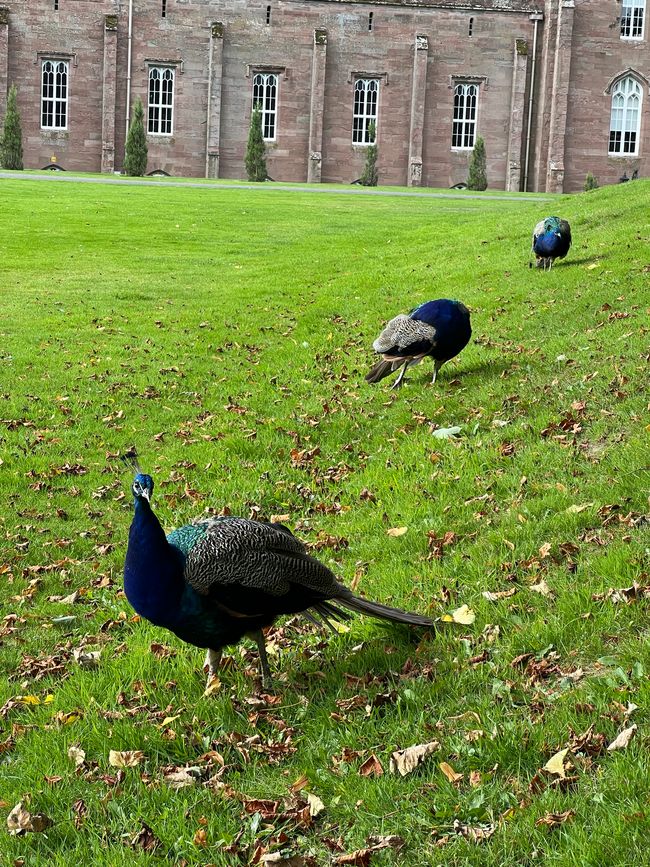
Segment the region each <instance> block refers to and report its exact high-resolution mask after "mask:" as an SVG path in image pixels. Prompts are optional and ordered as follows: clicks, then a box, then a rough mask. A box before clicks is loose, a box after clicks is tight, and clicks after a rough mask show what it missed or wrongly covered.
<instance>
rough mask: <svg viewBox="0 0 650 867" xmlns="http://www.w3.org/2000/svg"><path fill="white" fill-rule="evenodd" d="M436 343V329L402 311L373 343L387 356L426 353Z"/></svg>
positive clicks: (375, 347) (396, 356) (374, 346)
mask: <svg viewBox="0 0 650 867" xmlns="http://www.w3.org/2000/svg"><path fill="white" fill-rule="evenodd" d="M435 344H436V329H435V328H434V327H433V326H432V325H428V324H427V323H426V322H422V321H421V320H419V319H411V317H410V316H406V315H405V314H403V313H400V315H399V316H396V317H395V318H394V319H391V320H390V322H389V323H388V324H387V325H386V327H385V328H384V330H383V331H382V332H381V334H380V335H379V337H378V338H377V339H376V340H375V342H374V343H373V344H372V346H373V349H374V350H375V352H381V353H382V354H383V355H385V356H386V357H387V358H391V357H395V358H400V357H406V356H412V355H420V354H426V353H427V352H429V351H430V350H431V349H433V347H434V346H435Z"/></svg>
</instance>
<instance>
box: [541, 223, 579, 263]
mask: <svg viewBox="0 0 650 867" xmlns="http://www.w3.org/2000/svg"><path fill="white" fill-rule="evenodd" d="M570 246H571V226H570V225H569V224H568V222H567V221H566V220H562V219H560V217H545V218H544V219H543V220H540V221H539V223H538V224H537V225H536V226H535V228H534V229H533V253H534V254H535V257H536V265H537V267H538V268H543V269H544V271H546V270H548V271H550V270H551V268H552V267H553V262H554V261H555V260H556V259H564V257H565V256H566V254H567V253H568V252H569V247H570Z"/></svg>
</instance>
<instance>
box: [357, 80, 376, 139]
mask: <svg viewBox="0 0 650 867" xmlns="http://www.w3.org/2000/svg"><path fill="white" fill-rule="evenodd" d="M378 117H379V79H378V78H356V79H355V82H354V107H353V109H352V144H355V145H372V144H374V143H375V142H376V141H377V119H378ZM373 126H374V132H375V135H374V137H373V136H371V134H370V133H371V128H372V127H373Z"/></svg>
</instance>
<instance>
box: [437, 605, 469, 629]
mask: <svg viewBox="0 0 650 867" xmlns="http://www.w3.org/2000/svg"><path fill="white" fill-rule="evenodd" d="M440 620H441V621H442V622H443V623H461V624H462V625H463V626H470V625H471V624H472V623H474V621H475V620H476V614H474V612H473V611H472V609H471V608H470V607H469V606H468V605H461V606H460V608H457V609H456V610H455V611H452V612H451V614H443V615H442V617H441V618H440Z"/></svg>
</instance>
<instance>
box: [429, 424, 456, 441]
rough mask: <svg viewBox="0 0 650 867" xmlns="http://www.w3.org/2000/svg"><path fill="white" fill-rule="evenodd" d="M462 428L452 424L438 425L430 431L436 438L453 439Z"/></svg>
mask: <svg viewBox="0 0 650 867" xmlns="http://www.w3.org/2000/svg"><path fill="white" fill-rule="evenodd" d="M461 430H462V428H460V427H459V425H453V427H439V428H436V430H434V431H431V434H432V436H434V437H435V438H436V439H437V440H450V439H454V437H456V436H458V434H459V433H460V432H461Z"/></svg>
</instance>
